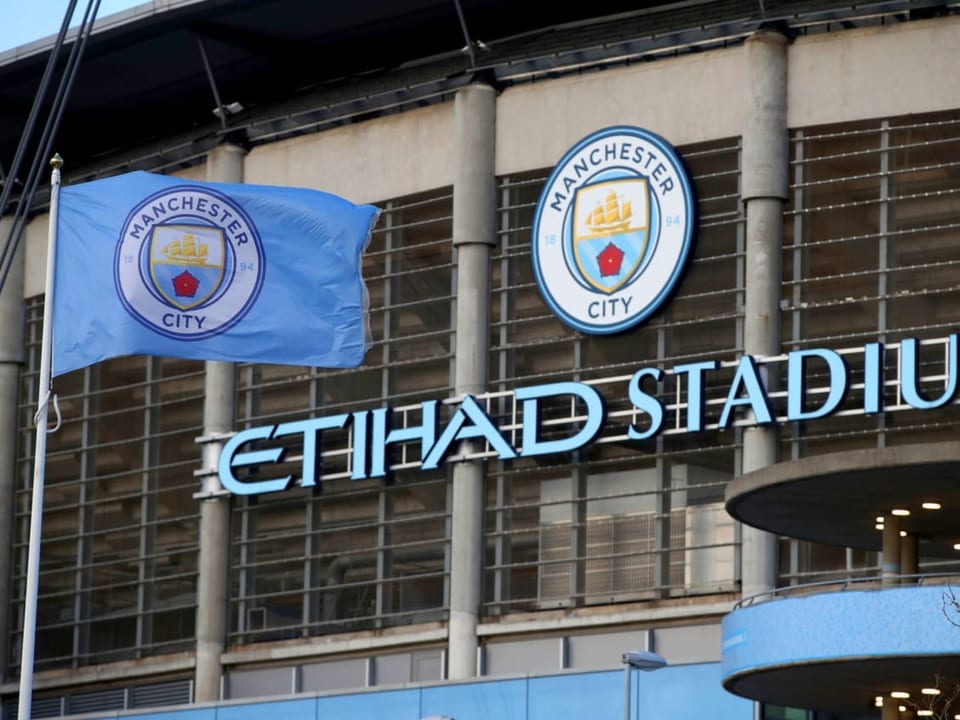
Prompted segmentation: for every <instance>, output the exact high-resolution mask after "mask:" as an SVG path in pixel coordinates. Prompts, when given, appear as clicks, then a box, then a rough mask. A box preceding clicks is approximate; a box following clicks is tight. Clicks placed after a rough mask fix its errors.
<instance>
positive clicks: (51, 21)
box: [0, 0, 150, 53]
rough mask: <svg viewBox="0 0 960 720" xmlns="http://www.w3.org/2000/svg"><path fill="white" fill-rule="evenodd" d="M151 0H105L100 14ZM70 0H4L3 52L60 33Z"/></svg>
mask: <svg viewBox="0 0 960 720" xmlns="http://www.w3.org/2000/svg"><path fill="white" fill-rule="evenodd" d="M149 1H150V0H101V2H100V9H99V10H98V11H97V17H98V18H104V17H106V16H107V15H111V14H113V13H115V12H120V11H121V10H126V9H127V8H132V7H135V6H137V5H143V4H144V3H147V2H149ZM69 4H70V3H69V0H0V16H2V18H3V22H2V23H0V53H2V52H4V51H6V50H9V49H10V48H14V47H17V46H18V45H25V44H27V43H29V42H33V41H34V40H39V39H40V38H45V37H48V36H50V35H56V34H57V31H58V30H59V29H60V23H61V22H63V15H64V13H66V11H67V6H68V5H69ZM86 8H87V0H77V6H76V11H75V13H74V22H73V23H71V25H77V24H79V22H80V20H81V19H82V18H83V13H84V11H85V10H86Z"/></svg>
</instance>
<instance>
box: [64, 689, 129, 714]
mask: <svg viewBox="0 0 960 720" xmlns="http://www.w3.org/2000/svg"><path fill="white" fill-rule="evenodd" d="M68 704H69V713H70V714H71V715H80V714H82V713H92V712H102V711H104V710H123V709H124V708H125V707H126V691H125V690H124V689H123V688H114V689H111V690H93V691H91V692H84V693H77V694H75V695H71V696H70V699H69V700H68Z"/></svg>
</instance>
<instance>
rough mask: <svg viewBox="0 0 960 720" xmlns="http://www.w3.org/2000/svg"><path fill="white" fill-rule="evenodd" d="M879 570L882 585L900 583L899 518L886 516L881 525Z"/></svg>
mask: <svg viewBox="0 0 960 720" xmlns="http://www.w3.org/2000/svg"><path fill="white" fill-rule="evenodd" d="M880 570H881V575H882V577H883V584H884V585H896V584H897V583H898V582H900V518H898V517H897V516H896V515H887V517H886V519H885V520H884V523H883V559H882V560H881V561H880Z"/></svg>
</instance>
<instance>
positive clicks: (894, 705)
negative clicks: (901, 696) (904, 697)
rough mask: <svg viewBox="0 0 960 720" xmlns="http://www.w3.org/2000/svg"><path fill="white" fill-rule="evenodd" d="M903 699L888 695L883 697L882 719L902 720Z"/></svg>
mask: <svg viewBox="0 0 960 720" xmlns="http://www.w3.org/2000/svg"><path fill="white" fill-rule="evenodd" d="M901 702H902V701H900V700H897V699H896V698H892V697H890V696H887V697H885V698H883V710H882V711H881V713H880V720H900V703H901Z"/></svg>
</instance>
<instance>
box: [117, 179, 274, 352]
mask: <svg viewBox="0 0 960 720" xmlns="http://www.w3.org/2000/svg"><path fill="white" fill-rule="evenodd" d="M115 268H116V276H115V280H116V286H117V293H118V294H119V295H120V299H121V301H122V302H123V304H124V307H126V308H127V310H128V311H129V312H130V313H131V314H132V315H133V316H134V317H135V318H136V319H137V320H139V321H140V322H141V323H142V324H144V325H146V326H147V327H149V328H150V329H151V330H154V331H156V332H158V333H160V334H161V335H165V336H167V337H170V338H175V339H178V340H198V339H202V338H208V337H211V336H214V335H217V334H219V333H222V332H223V331H224V330H226V329H228V328H230V327H232V326H233V325H235V324H236V323H237V322H239V321H240V319H241V318H243V316H244V315H245V314H246V312H247V310H248V309H249V308H250V306H251V304H252V303H253V302H254V301H255V300H256V298H257V295H258V294H259V292H260V287H261V285H262V283H263V273H264V256H263V250H262V247H261V244H260V235H259V233H258V232H257V228H256V227H255V226H254V224H253V222H251V220H250V219H249V218H248V217H247V214H246V213H245V212H244V210H243V208H241V207H240V206H239V205H238V204H237V203H235V202H233V201H231V200H230V199H229V198H227V197H226V196H225V195H222V194H221V193H219V192H217V191H215V190H212V189H210V188H206V187H200V186H193V185H182V186H179V187H175V188H173V189H170V190H166V191H163V192H160V193H156V194H154V195H151V196H150V197H148V198H146V199H145V200H143V201H142V202H140V203H138V204H137V206H136V207H135V208H134V209H133V211H132V212H131V213H130V214H129V215H128V216H127V221H126V222H125V223H124V225H123V230H122V232H121V236H120V242H119V244H118V245H117V255H116V265H115Z"/></svg>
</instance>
